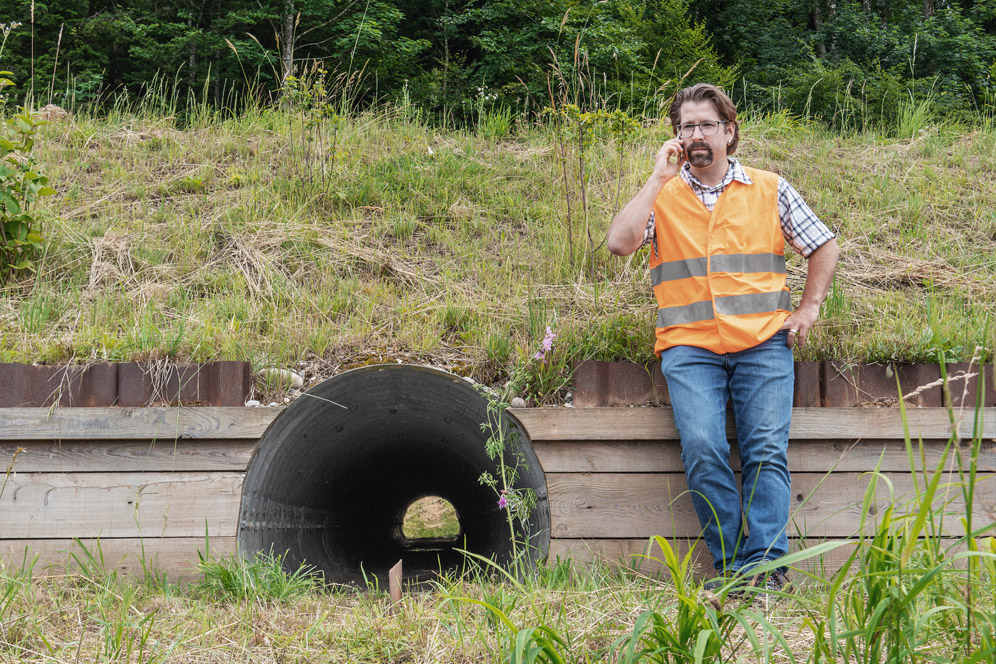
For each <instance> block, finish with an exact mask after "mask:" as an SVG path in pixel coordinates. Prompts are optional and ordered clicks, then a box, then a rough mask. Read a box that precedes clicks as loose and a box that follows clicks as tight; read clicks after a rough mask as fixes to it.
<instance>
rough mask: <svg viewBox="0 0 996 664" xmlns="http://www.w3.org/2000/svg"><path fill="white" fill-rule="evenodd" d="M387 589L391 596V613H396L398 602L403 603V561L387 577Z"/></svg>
mask: <svg viewBox="0 0 996 664" xmlns="http://www.w3.org/2000/svg"><path fill="white" fill-rule="evenodd" d="M387 589H388V593H389V594H390V595H391V611H392V612H394V609H395V607H396V606H397V604H398V602H400V601H401V561H400V560H399V561H398V564H397V565H395V566H394V567H392V568H391V571H390V572H388V576H387Z"/></svg>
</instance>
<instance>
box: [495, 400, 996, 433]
mask: <svg viewBox="0 0 996 664" xmlns="http://www.w3.org/2000/svg"><path fill="white" fill-rule="evenodd" d="M983 410H984V419H985V426H984V430H983V432H982V434H983V437H984V438H986V439H993V438H996V408H985V409H983ZM510 412H511V413H512V414H513V415H514V416H515V417H516V418H517V419H518V420H519V422H521V423H522V425H523V427H524V428H525V429H526V431H527V432H528V434H529V438H530V440H533V441H540V440H677V439H678V431H677V429H676V428H675V425H674V418H673V416H672V414H671V409H670V408H663V407H661V408H515V409H512V410H511V411H510ZM906 413H907V423H908V425H909V431H910V436H911V437H912V438H913V439H914V440H916V439H917V438H923V439H925V440H947V439H948V437H949V433H950V431H951V424H950V421H949V416H948V411H947V409H945V408H911V409H909V410H907V411H906ZM965 415H966V417H965V420H964V421H962V422H961V423H960V427H959V432H960V435H961V437H962V438H968V437H971V435H972V426H973V422H972V414H971V412H970V411H966V412H965ZM727 425H728V432H729V433H730V434H733V423H732V418H729V421H728V422H727ZM789 436H790V438H792V439H795V438H800V439H807V440H858V439H862V438H874V439H896V440H902V439H903V422H902V417H901V412H900V410H899V409H898V408H795V409H793V411H792V429H791V432H790V434H789Z"/></svg>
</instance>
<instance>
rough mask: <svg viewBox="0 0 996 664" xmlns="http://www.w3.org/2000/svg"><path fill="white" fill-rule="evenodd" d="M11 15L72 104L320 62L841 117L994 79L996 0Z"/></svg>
mask: <svg viewBox="0 0 996 664" xmlns="http://www.w3.org/2000/svg"><path fill="white" fill-rule="evenodd" d="M32 7H33V8H34V11H33V15H32ZM0 19H3V20H6V21H8V22H10V21H19V22H21V23H22V26H21V27H20V28H19V29H18V30H17V31H16V32H15V33H13V34H12V35H11V37H10V42H9V44H8V47H7V51H6V52H5V54H4V60H5V61H4V62H3V63H2V64H3V68H4V69H7V70H10V71H11V72H13V74H14V76H15V78H16V80H17V81H18V82H19V87H18V90H19V92H20V93H21V94H24V95H25V96H31V97H32V101H35V102H47V101H50V100H51V101H54V102H56V103H60V104H62V105H67V106H73V105H75V106H80V105H85V104H93V105H95V106H98V107H100V106H103V105H106V104H107V103H108V102H109V101H110V100H111V99H112V98H113V97H114V96H115V95H117V94H121V93H127V94H129V95H133V96H138V95H142V94H147V93H148V92H149V90H152V89H156V86H160V88H159V89H161V90H165V89H168V90H169V92H170V94H175V95H176V96H177V98H180V99H182V98H185V97H187V96H188V95H189V96H193V97H194V98H195V99H198V100H203V101H205V102H207V103H211V104H213V105H214V106H216V107H220V108H224V107H237V106H238V105H239V104H241V103H244V102H245V100H246V98H247V96H250V97H263V98H264V100H265V99H266V98H272V99H275V98H277V97H279V95H280V94H281V90H282V86H283V81H284V79H285V78H286V77H287V76H288V75H290V74H296V75H300V74H301V72H303V71H304V70H305V69H306V68H307V67H308V66H309V65H311V64H313V63H316V62H317V63H320V65H321V66H322V67H323V68H324V69H325V70H327V71H329V72H336V73H339V74H346V75H351V76H352V79H351V80H352V82H353V85H352V88H351V90H352V94H353V95H354V97H355V99H354V100H355V102H356V103H358V104H364V103H374V102H377V101H383V100H393V99H400V98H402V97H404V98H405V99H406V100H407V101H408V102H414V103H415V104H417V105H419V106H421V107H423V108H425V109H426V110H428V111H431V112H433V113H435V114H436V117H440V118H445V119H446V121H454V122H457V123H461V122H473V121H474V113H475V109H479V108H480V103H479V102H480V99H481V98H482V97H486V98H487V99H488V100H489V103H490V104H492V105H495V106H499V107H506V108H509V109H513V110H516V111H520V112H521V111H539V110H540V109H541V108H543V107H545V106H547V105H548V104H549V103H550V102H551V99H556V98H558V97H563V98H565V99H567V98H570V101H572V102H574V103H580V104H590V103H592V102H597V104H598V105H599V106H600V107H605V108H625V109H628V110H634V111H637V112H641V113H651V114H657V113H659V104H658V105H655V104H654V103H652V102H654V101H657V102H659V100H660V99H662V98H663V99H666V98H667V97H668V96H669V91H673V87H675V86H677V85H678V83H679V82H681V83H693V82H696V81H700V80H708V81H713V82H718V83H721V84H724V85H726V86H728V87H731V88H735V94H737V95H739V96H740V97H741V98H743V99H745V100H747V101H750V102H752V103H754V104H758V105H764V104H780V105H783V106H788V107H790V108H792V109H793V110H795V111H796V112H797V113H800V114H809V115H811V116H813V117H821V118H824V119H826V120H827V121H831V122H840V121H841V120H842V118H843V119H846V118H847V117H848V111H847V109H848V108H850V109H851V110H853V109H854V108H858V109H860V111H861V113H862V114H863V116H865V117H866V118H867V117H871V116H875V115H876V114H877V115H878V116H882V115H883V114H885V113H886V110H887V109H890V108H895V106H896V103H897V99H898V98H899V96H900V95H901V94H906V93H907V92H908V91H909V90H911V89H914V90H917V91H919V92H918V94H922V95H924V96H925V97H929V99H930V100H931V103H933V104H934V105H935V106H937V107H938V108H939V109H942V110H949V111H968V110H971V109H973V108H977V107H979V106H980V105H982V104H983V103H985V102H986V100H988V101H989V102H990V103H991V101H992V99H993V97H994V96H996V95H994V86H996V81H994V76H996V0H951V1H948V2H939V1H936V0H770V1H769V2H764V3H759V2H754V1H753V0H697V1H696V2H694V3H692V2H690V1H689V0H608V1H604V2H597V1H594V0H408V1H406V2H399V1H397V0H85V1H81V2H73V3H64V2H55V1H54V0H41V1H36V2H34V3H32V1H31V0H0Z"/></svg>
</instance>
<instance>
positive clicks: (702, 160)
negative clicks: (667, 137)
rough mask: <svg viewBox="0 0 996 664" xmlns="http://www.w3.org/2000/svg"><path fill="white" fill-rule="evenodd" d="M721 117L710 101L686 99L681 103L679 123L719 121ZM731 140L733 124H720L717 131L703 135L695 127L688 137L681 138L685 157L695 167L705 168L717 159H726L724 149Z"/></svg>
mask: <svg viewBox="0 0 996 664" xmlns="http://www.w3.org/2000/svg"><path fill="white" fill-rule="evenodd" d="M721 120H722V118H721V117H720V116H719V113H718V112H717V111H716V108H715V107H714V106H713V104H712V102H710V101H701V102H697V101H686V102H685V103H684V104H682V105H681V124H682V125H688V124H699V123H701V122H719V121H721ZM732 140H733V125H731V124H721V125H719V131H717V132H716V133H715V134H713V135H712V136H704V135H703V134H702V129H701V128H696V129H695V130H694V131H693V133H692V135H691V136H689V137H688V138H682V139H681V146H682V148H684V150H685V157H686V158H687V159H688V161H689V162H690V163H691V164H692V166H695V167H696V168H706V167H708V166H710V165H712V163H713V162H714V161H716V160H717V159H719V160H722V161H724V162H725V161H726V149H727V147H728V146H729V144H730V141H732Z"/></svg>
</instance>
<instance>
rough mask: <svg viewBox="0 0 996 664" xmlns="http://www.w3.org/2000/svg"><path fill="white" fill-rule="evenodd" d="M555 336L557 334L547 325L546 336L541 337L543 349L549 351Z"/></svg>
mask: <svg viewBox="0 0 996 664" xmlns="http://www.w3.org/2000/svg"><path fill="white" fill-rule="evenodd" d="M556 338H557V335H556V334H555V333H554V331H553V330H551V329H550V328H549V327H547V328H546V336H545V337H543V350H544V351H546V352H549V351H550V349H551V348H553V340H554V339H556Z"/></svg>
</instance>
